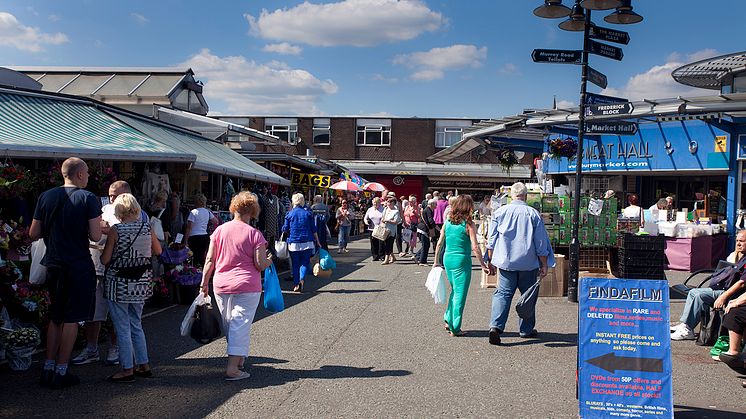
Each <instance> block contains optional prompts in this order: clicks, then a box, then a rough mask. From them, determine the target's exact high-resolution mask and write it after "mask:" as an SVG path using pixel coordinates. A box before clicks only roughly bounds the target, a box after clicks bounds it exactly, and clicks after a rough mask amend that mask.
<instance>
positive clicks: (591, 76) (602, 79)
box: [588, 66, 608, 89]
mask: <svg viewBox="0 0 746 419" xmlns="http://www.w3.org/2000/svg"><path fill="white" fill-rule="evenodd" d="M588 81H589V82H591V83H593V84H595V85H596V86H598V87H600V88H602V89H605V88H606V86H607V85H608V81H607V80H606V75H605V74H604V73H601V72H599V71H596V70H594V69H593V68H591V66H588Z"/></svg>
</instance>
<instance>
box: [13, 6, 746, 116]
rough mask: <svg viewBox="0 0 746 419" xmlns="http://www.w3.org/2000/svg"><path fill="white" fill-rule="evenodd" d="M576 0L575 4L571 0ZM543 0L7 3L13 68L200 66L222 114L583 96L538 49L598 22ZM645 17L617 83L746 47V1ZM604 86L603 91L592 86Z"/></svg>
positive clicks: (632, 30)
mask: <svg viewBox="0 0 746 419" xmlns="http://www.w3.org/2000/svg"><path fill="white" fill-rule="evenodd" d="M564 3H565V4H569V5H571V3H572V2H571V1H569V0H564ZM540 4H541V1H540V0H513V1H509V0H451V1H446V0H422V1H418V0H411V1H396V0H335V1H320V0H312V1H307V2H302V1H290V0H285V1H279V0H265V1H228V0H212V1H196V0H194V1H176V0H155V1H154V0H149V1H140V0H127V1H105V0H66V1H41V0H24V1H2V0H0V57H2V58H0V65H15V66H74V67H94V66H95V67H165V66H182V67H187V66H188V67H191V68H192V69H193V70H194V71H195V73H196V76H197V79H198V80H200V81H202V82H203V83H204V84H205V90H204V94H205V97H206V98H207V100H208V103H209V104H210V107H211V112H212V113H215V114H232V115H239V114H244V115H245V114H252V115H307V116H308V115H315V116H316V115H318V116H321V115H331V116H335V115H336V116H340V115H391V116H401V117H411V116H419V117H473V118H491V117H492V118H494V117H500V116H506V115H515V114H517V113H520V112H522V110H523V109H524V108H548V107H551V104H552V97H553V96H555V95H556V97H557V102H558V104H559V105H560V106H568V105H571V104H577V102H578V97H579V80H580V67H579V66H573V65H558V64H537V63H533V62H532V61H531V51H532V50H533V49H534V48H555V49H579V48H580V47H581V42H582V41H581V38H582V35H581V34H579V33H577V32H566V31H562V30H560V29H558V28H557V24H558V23H559V22H560V21H561V20H548V19H540V18H537V17H535V16H534V15H533V14H532V10H533V9H534V8H535V7H537V6H539V5H540ZM632 5H633V7H634V9H635V11H636V12H637V13H639V14H641V15H642V16H643V17H644V18H645V19H644V20H643V21H642V22H641V23H639V24H635V25H610V24H607V23H606V22H604V21H603V16H605V15H606V14H608V13H609V12H594V15H593V16H594V19H593V20H594V22H595V23H596V24H598V25H599V26H607V27H612V28H615V29H619V30H625V31H627V32H629V34H630V37H631V42H630V43H629V45H627V46H623V49H624V59H623V60H622V61H621V62H617V61H613V60H609V59H606V58H602V57H597V56H591V59H590V63H591V66H592V67H593V68H595V69H596V70H599V71H601V72H602V73H604V74H606V75H607V76H608V80H609V87H608V89H607V90H606V91H605V92H604V93H607V94H612V95H616V96H622V97H627V98H629V99H631V100H639V99H643V98H664V97H675V96H677V95H703V94H704V95H706V94H711V93H712V91H703V90H696V89H690V88H688V87H686V86H682V85H678V84H677V83H675V82H674V81H673V80H672V79H671V77H670V72H671V71H672V70H673V69H675V68H676V67H678V66H679V65H681V64H684V63H688V62H691V61H692V60H696V59H701V58H707V57H711V56H714V55H719V54H727V53H731V52H739V51H743V50H746V48H744V44H743V43H742V42H739V41H740V40H741V39H742V36H743V34H742V31H739V28H742V27H743V18H744V16H746V2H744V1H739V0H710V1H708V2H703V1H700V0H633V2H632ZM589 90H590V91H593V92H597V93H599V92H601V91H600V89H598V88H596V87H594V86H590V87H589Z"/></svg>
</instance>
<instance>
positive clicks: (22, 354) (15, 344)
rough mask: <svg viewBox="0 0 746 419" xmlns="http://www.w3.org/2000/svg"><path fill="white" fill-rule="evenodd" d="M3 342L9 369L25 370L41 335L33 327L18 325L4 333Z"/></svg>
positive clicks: (29, 364) (29, 363)
mask: <svg viewBox="0 0 746 419" xmlns="http://www.w3.org/2000/svg"><path fill="white" fill-rule="evenodd" d="M3 343H4V344H5V355H6V357H7V358H8V365H9V366H10V369H12V370H13V371H26V370H27V369H29V367H30V366H31V356H32V355H33V354H34V350H35V349H36V347H37V346H38V345H39V343H41V335H40V333H39V330H38V329H36V328H35V327H19V328H17V329H14V330H12V331H10V332H7V333H5V337H4V338H3Z"/></svg>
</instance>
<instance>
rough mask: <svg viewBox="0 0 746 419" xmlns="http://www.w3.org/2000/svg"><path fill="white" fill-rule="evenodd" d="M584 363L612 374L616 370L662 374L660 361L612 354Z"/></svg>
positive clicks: (661, 361)
mask: <svg viewBox="0 0 746 419" xmlns="http://www.w3.org/2000/svg"><path fill="white" fill-rule="evenodd" d="M585 362H587V363H589V364H591V365H595V366H597V367H599V368H603V369H604V370H606V371H608V372H610V373H612V374H613V373H615V372H616V371H617V370H625V371H646V372H663V360H662V359H656V358H633V357H627V356H616V354H615V353H614V352H610V353H608V354H606V355H601V356H599V357H596V358H591V359H588V360H586V361H585Z"/></svg>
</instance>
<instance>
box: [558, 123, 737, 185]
mask: <svg viewBox="0 0 746 419" xmlns="http://www.w3.org/2000/svg"><path fill="white" fill-rule="evenodd" d="M558 137H561V138H564V137H567V136H566V135H559V134H554V135H552V136H550V139H554V138H558ZM723 137H725V140H723ZM724 141H725V143H726V144H725V145H724V144H723V142H724ZM731 141H732V138H731V135H730V133H729V132H726V131H723V130H722V129H719V128H717V127H715V126H712V125H710V124H707V123H706V122H704V121H700V120H691V121H672V122H661V123H640V124H639V129H638V130H637V132H636V133H635V134H634V135H592V134H586V136H585V139H584V144H583V171H584V172H604V173H605V172H656V171H679V170H681V171H691V170H709V171H713V170H715V171H723V170H728V167H729V162H730V152H729V150H730V144H731ZM547 147H548V146H547ZM547 151H548V149H547ZM575 166H576V164H575V158H574V157H573V158H571V159H567V158H565V157H561V158H559V159H555V158H549V159H547V162H546V166H545V173H547V174H557V173H575Z"/></svg>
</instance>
